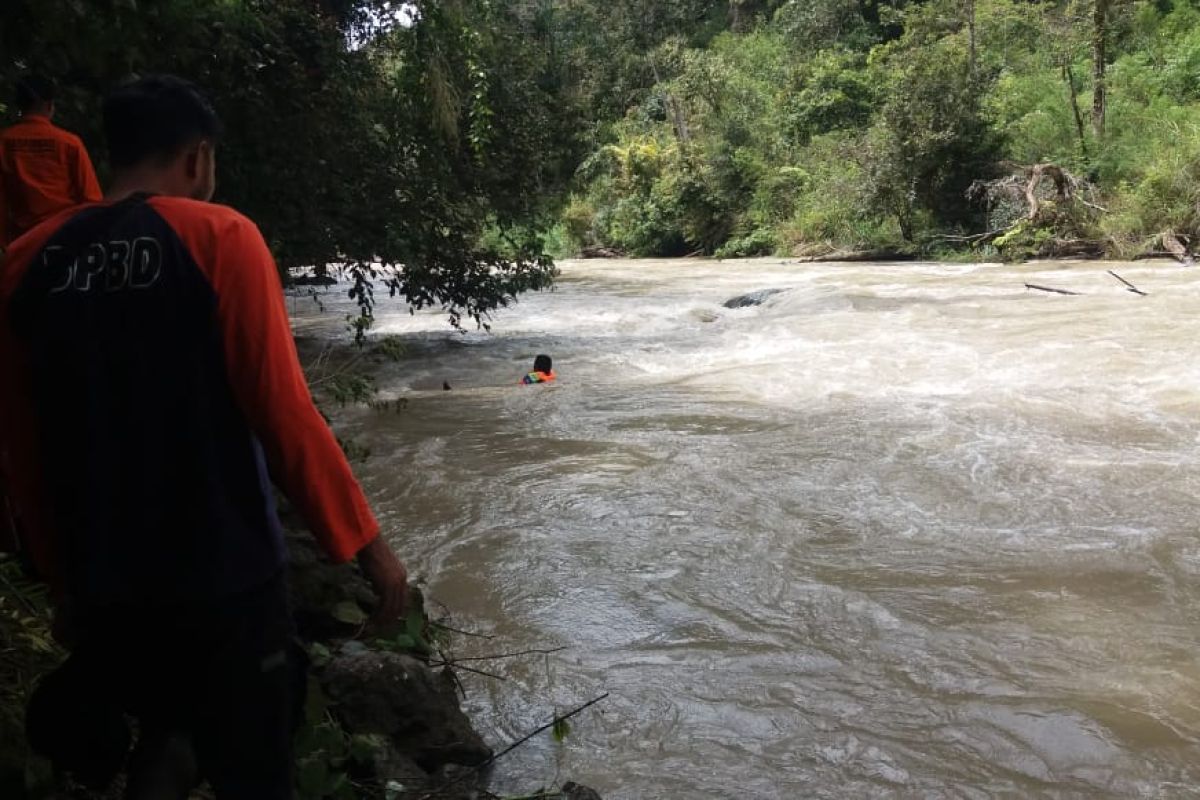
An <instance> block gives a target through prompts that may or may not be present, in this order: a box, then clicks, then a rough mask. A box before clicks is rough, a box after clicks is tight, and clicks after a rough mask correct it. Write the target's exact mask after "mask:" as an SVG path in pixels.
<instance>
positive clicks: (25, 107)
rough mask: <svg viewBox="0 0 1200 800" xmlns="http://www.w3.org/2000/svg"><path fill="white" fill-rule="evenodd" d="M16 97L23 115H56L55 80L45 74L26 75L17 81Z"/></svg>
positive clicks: (18, 107) (18, 108)
mask: <svg viewBox="0 0 1200 800" xmlns="http://www.w3.org/2000/svg"><path fill="white" fill-rule="evenodd" d="M16 99H17V102H16V106H17V110H18V111H20V112H21V114H22V115H26V114H43V115H45V116H47V117H52V116H54V82H53V81H52V80H50V79H49V78H47V77H46V76H44V75H26V76H25V77H23V78H21V80H19V81H17V98H16Z"/></svg>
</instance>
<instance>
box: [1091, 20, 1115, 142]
mask: <svg viewBox="0 0 1200 800" xmlns="http://www.w3.org/2000/svg"><path fill="white" fill-rule="evenodd" d="M1095 1H1096V7H1095V10H1094V13H1093V15H1092V82H1093V85H1094V87H1095V88H1094V89H1093V90H1092V131H1093V132H1094V133H1095V134H1096V138H1097V139H1101V138H1103V137H1104V116H1105V108H1106V101H1107V96H1106V88H1107V87H1106V86H1105V61H1106V60H1107V58H1108V53H1107V47H1106V42H1107V33H1108V8H1109V4H1110V2H1111V0H1095Z"/></svg>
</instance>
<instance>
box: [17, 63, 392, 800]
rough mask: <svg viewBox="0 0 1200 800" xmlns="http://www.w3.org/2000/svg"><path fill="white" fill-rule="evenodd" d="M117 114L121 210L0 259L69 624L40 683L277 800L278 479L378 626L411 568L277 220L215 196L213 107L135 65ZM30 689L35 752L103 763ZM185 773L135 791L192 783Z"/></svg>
mask: <svg viewBox="0 0 1200 800" xmlns="http://www.w3.org/2000/svg"><path fill="white" fill-rule="evenodd" d="M104 128H105V135H106V136H107V138H108V149H109V155H110V158H111V161H112V167H113V184H112V187H111V189H110V192H109V194H108V197H107V198H106V199H105V201H104V202H102V203H98V204H88V205H84V206H82V207H80V208H76V209H72V210H69V211H64V212H62V213H60V214H58V215H56V216H54V217H52V218H51V219H49V220H47V221H46V222H44V223H42V224H41V225H38V226H37V227H35V228H34V229H33V230H32V231H30V232H29V233H27V234H26V235H25V236H22V237H21V238H20V239H18V240H17V241H16V243H15V244H14V245H13V247H12V248H11V249H10V250H9V251H8V258H7V262H6V263H4V264H3V266H0V372H2V373H3V375H4V380H3V381H0V456H2V457H3V460H2V461H0V466H2V467H3V469H4V472H5V478H6V482H7V485H8V486H9V488H10V490H11V495H12V496H11V500H12V501H13V504H14V505H15V507H16V511H17V518H18V520H19V522H20V525H21V531H20V532H21V535H22V540H23V541H24V542H25V543H26V544H27V546H28V550H29V555H30V556H31V557H32V560H33V562H34V564H35V565H36V567H37V569H38V571H39V573H40V574H41V575H42V576H43V577H44V578H45V579H46V580H47V581H49V582H50V583H51V585H52V586H53V587H54V590H55V595H56V597H57V598H58V599H59V601H60V604H61V606H60V607H62V608H66V609H67V610H68V611H69V618H70V622H71V625H70V626H69V630H70V632H69V635H68V639H69V644H70V646H71V651H72V652H71V657H70V659H68V661H67V663H66V665H64V667H63V668H62V669H61V670H60V671H59V672H57V673H55V675H54V676H51V678H48V679H47V681H48V682H50V685H54V680H52V679H57V683H58V685H59V686H61V687H62V688H61V689H60V690H55V691H50V690H47V691H46V692H42V689H39V690H38V691H39V692H42V696H43V697H45V696H46V695H57V696H58V697H59V698H60V700H59V701H57V707H59V708H61V707H63V703H62V702H61V698H62V697H63V696H64V695H66V696H70V695H71V693H72V692H76V696H79V697H83V698H87V701H86V702H82V703H80V704H79V705H80V706H81V710H80V711H78V712H76V715H77V717H78V715H79V714H82V713H84V711H88V713H98V712H96V704H98V703H103V702H105V701H107V702H108V703H109V704H110V711H111V713H107V714H106V715H104V716H103V719H104V720H107V721H108V723H106V724H107V726H108V727H109V728H113V727H114V726H119V724H121V720H122V719H123V717H122V716H121V714H122V713H128V714H132V715H133V716H135V717H136V718H137V719H138V721H139V730H140V732H141V735H140V738H139V748H143V747H146V746H151V747H152V746H155V743H158V742H164V743H165V742H170V741H178V740H179V739H180V738H181V737H182V738H183V739H184V740H186V741H187V742H188V743H189V745H190V748H191V751H192V752H194V754H195V757H196V759H197V761H198V768H199V773H200V775H201V776H202V777H204V778H207V779H208V781H209V782H210V783H211V784H212V786H213V788H214V789H215V791H216V795H217V797H218V798H220V800H243V799H244V800H284V799H285V798H291V796H292V791H291V730H292V727H291V719H290V718H291V714H292V709H293V707H294V701H295V698H294V696H293V693H294V691H295V689H296V685H295V675H296V672H295V671H294V670H295V666H296V665H295V662H294V656H293V653H292V651H291V650H290V648H289V643H290V641H291V639H292V636H293V626H292V621H291V617H290V613H289V610H288V600H287V591H286V584H285V581H284V577H283V570H284V563H285V558H286V553H285V548H284V539H283V531H282V529H281V527H280V523H279V519H278V517H277V515H276V510H275V501H274V493H273V490H272V482H274V483H275V484H276V485H278V486H279V487H280V488H281V489H282V490H283V491H284V492H285V493H286V494H287V495H288V496H289V497H290V499H291V500H292V502H293V503H294V504H295V506H296V507H297V509H298V510H299V511H300V512H301V514H302V515H303V516H304V518H305V521H306V522H307V523H308V526H309V528H310V529H311V531H312V533H313V535H314V536H315V537H316V538H317V540H318V542H319V543H320V544H321V545H322V546H323V548H324V550H325V551H326V552H327V554H328V555H329V557H330V558H331V559H333V560H334V561H338V562H341V561H346V560H348V559H350V558H353V557H355V556H357V558H358V561H359V563H360V564H361V565H362V567H363V571H364V572H365V573H366V576H367V577H368V579H370V581H371V582H372V584H373V585H374V586H375V588H376V590H377V591H378V593H379V596H380V598H381V609H380V612H379V613H380V615H381V616H382V617H383V618H385V619H388V620H394V619H396V618H398V617H400V616H401V615H402V614H403V612H404V604H405V600H406V598H407V594H408V586H407V574H406V571H405V568H404V565H403V564H402V563H401V562H400V561H399V560H398V559H397V558H396V556H395V555H394V554H393V553H392V551H391V549H390V548H389V546H388V544H387V542H386V541H385V540H384V539H383V537H382V536H381V535H380V529H379V523H378V522H376V520H375V517H374V516H373V515H372V514H371V511H370V508H369V507H368V505H367V500H366V498H365V497H364V496H363V492H362V490H361V489H360V488H359V485H358V483H357V482H356V481H355V479H354V475H353V474H352V473H351V470H350V465H349V464H348V463H347V461H346V458H345V456H344V455H343V453H342V450H341V448H340V447H339V445H338V443H337V440H336V439H335V438H334V436H333V434H332V432H331V431H330V430H329V427H328V426H327V425H326V424H325V421H324V420H323V419H322V417H321V415H320V413H319V412H318V411H317V409H316V407H315V406H314V405H313V401H312V397H311V396H310V394H309V391H308V385H307V383H306V381H305V378H304V374H303V372H302V371H301V369H300V363H299V360H298V358H297V355H296V348H295V343H294V341H293V339H292V333H291V330H290V327H289V323H288V316H287V309H286V306H285V304H284V298H283V291H282V286H281V284H280V280H279V274H278V272H277V270H276V266H275V262H274V260H273V259H272V257H271V254H270V252H269V251H268V249H267V244H266V242H265V241H264V240H263V237H262V234H261V233H259V230H258V228H257V227H256V226H255V225H254V223H253V222H251V221H250V220H249V219H247V218H246V217H244V216H242V215H241V214H239V213H238V212H236V211H234V210H233V209H231V208H228V207H225V206H220V205H216V204H213V203H210V202H208V201H209V199H210V198H211V197H212V194H213V189H214V185H215V177H214V176H215V166H214V164H215V146H216V141H217V139H218V137H219V131H220V122H219V120H218V119H217V116H216V113H215V112H214V111H213V109H212V107H211V106H210V105H209V103H208V101H207V100H205V99H204V97H203V96H202V95H201V94H200V92H199V91H198V90H197V89H196V87H194V86H193V85H192V84H190V83H188V82H186V81H183V80H180V79H179V78H173V77H169V76H158V77H148V78H143V79H141V80H138V81H135V82H133V83H130V84H127V85H125V86H122V87H121V88H119V89H117V90H116V91H115V92H114V93H113V94H111V95H110V96H109V98H108V99H107V101H106V102H105V107H104ZM81 683H82V684H83V685H84V687H85V688H84V689H82V690H81V689H79V688H78V687H79V685H80V684H81ZM86 687H92V688H90V689H88V688H86ZM37 702H38V695H35V698H34V703H33V704H32V705H31V708H30V712H29V718H30V722H29V725H30V731H31V743H33V744H34V746H35V747H38V749H39V750H41V751H42V752H44V753H46V754H47V755H50V756H51V757H52V758H54V759H55V760H56V761H58V762H59V763H60V765H64V766H65V767H66V768H68V769H71V770H72V771H75V772H78V771H80V770H83V769H84V768H85V767H86V768H87V771H88V773H89V774H90V777H92V778H96V779H104V778H109V777H111V774H110V773H106V770H105V769H104V767H105V766H106V764H98V763H96V762H95V759H97V758H98V757H99V756H100V755H101V754H102V753H103V752H106V751H105V749H104V745H103V742H110V741H113V740H118V745H120V741H119V740H120V739H121V737H120V736H119V735H116V734H114V735H113V736H104V737H102V739H101V743H100V744H97V745H96V746H94V747H92V746H88V744H87V743H86V742H83V743H79V742H76V743H72V742H71V741H70V738H71V737H72V736H74V735H76V733H75V731H74V729H75V728H82V727H83V725H82V724H79V725H76V726H71V725H65V726H62V725H60V726H55V725H46V726H42V728H41V729H42V730H46V729H47V728H48V729H49V732H48V733H47V734H46V735H45V736H44V737H40V738H39V737H38V736H37V735H36V734H37V729H38V728H39V724H38V719H39V715H38V714H35V706H36V705H37ZM67 705H68V706H69V705H70V704H69V703H68V704H67ZM53 707H56V702H55V701H52V700H50V699H47V700H46V702H45V703H44V704H43V706H42V708H53ZM99 727H104V726H99ZM164 746H165V745H164ZM112 755H113V758H112V759H110V760H109V766H111V767H112V771H114V772H115V769H117V768H119V767H120V764H121V756H122V753H121V752H120V747H118V749H117V752H115V753H113V754H112ZM147 758H148V759H150V760H151V761H153V760H154V755H153V754H150V755H148V756H147ZM71 759H77V763H71ZM89 759H90V760H89ZM136 761H137V758H136V757H135V762H136ZM136 776H137V773H136V771H135V773H134V777H136ZM100 782H101V783H102V782H103V780H100ZM175 788H176V790H177V791H171V792H167V791H165V790H162V791H155V792H146V793H144V794H143V793H139V791H140V790H137V789H136V787H131V788H130V792H131V795H130V796H133V797H155V798H161V797H180V798H182V797H186V796H187V789H188V788H190V786H177V787H175Z"/></svg>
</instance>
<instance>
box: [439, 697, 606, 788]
mask: <svg viewBox="0 0 1200 800" xmlns="http://www.w3.org/2000/svg"><path fill="white" fill-rule="evenodd" d="M609 694H610V693H609V692H605V693H604V694H602V695H600V696H599V697H595V698H593V699H591V700H589V701H587V702H586V703H584V704H583V705H581V706H577V707H575V708H573V709H571V710H570V711H568V712H567V713H565V714H558V715H556V716H555V717H554V719H552V720H550V721H549V722H547V723H546V724H545V725H543V726H541V727H540V728H538V729H537V730H535V731H532V732H530V733H528V734H526V735H524V736H522V737H521V738H520V739H517V740H516V741H515V742H513V743H512V744H510V745H509V746H508V747H506V748H504V749H503V750H501V751H500V752H499V753H496V754H495V755H493V756H492V757H491V758H489V759H488V760H486V761H484V762H483V763H482V764H479V765H478V766H475V767H472V768H471V770H470V771H469V772H466V773H463V774H462V775H460V776H459V777H457V778H455V779H454V780H452V781H448V782H446V783H444V784H442V785H441V786H440V787H438V788H437V789H435V790H433V791H432V792H428V793H427V794H423V795H421V797H420V800H433V798H435V797H437V796H438V795H440V794H442V793H443V792H445V791H446V790H447V789H449V788H450V787H451V786H455V785H457V784H459V783H462V782H463V781H465V780H467V779H468V778H470V777H473V776H474V775H477V774H479V773H480V772H481V771H483V770H485V769H487V768H488V767H490V766H491V765H492V764H495V763H496V762H497V761H499V760H500V759H502V758H504V757H505V756H506V755H508V754H509V753H511V752H512V751H513V750H516V749H517V748H518V747H520V746H521V745H523V744H525V743H526V742H528V741H529V740H530V739H532V738H533V737H535V736H537V735H539V734H542V733H545V732H546V731H548V730H550V729H551V728H553V727H554V726H555V725H559V724H561V723H563V722H566V721H567V720H569V719H571V718H572V717H575V716H578V715H579V714H582V713H583V712H584V711H586V710H588V709H589V708H591V707H592V706H594V705H596V704H597V703H599V702H601V701H602V700H607V699H608V697H609Z"/></svg>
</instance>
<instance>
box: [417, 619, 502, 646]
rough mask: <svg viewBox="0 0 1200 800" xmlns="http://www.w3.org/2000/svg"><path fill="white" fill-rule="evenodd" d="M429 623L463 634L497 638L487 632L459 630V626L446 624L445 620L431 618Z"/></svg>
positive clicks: (481, 637) (489, 638)
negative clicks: (436, 620) (454, 626)
mask: <svg viewBox="0 0 1200 800" xmlns="http://www.w3.org/2000/svg"><path fill="white" fill-rule="evenodd" d="M429 624H430V625H432V626H433V627H435V628H441V629H442V630H444V631H450V632H451V633H457V634H460V635H462V636H472V637H474V638H476V639H488V640H489V641H490V640H492V639H495V638H496V637H495V636H492V635H491V634H487V633H475V632H474V631H464V630H459V629H458V628H452V627H450V626H449V625H447V624H445V623H444V622H435V621H434V620H430V621H429Z"/></svg>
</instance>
